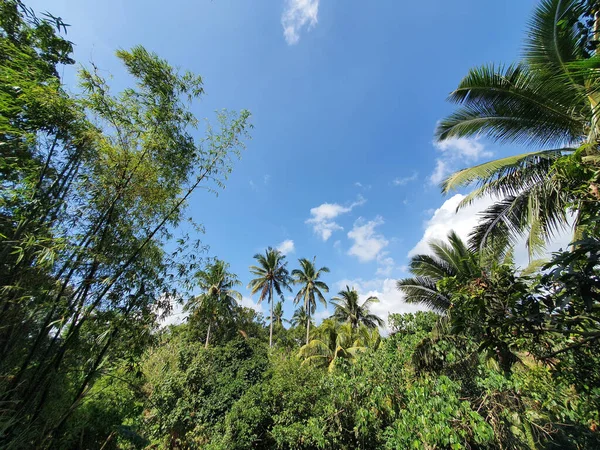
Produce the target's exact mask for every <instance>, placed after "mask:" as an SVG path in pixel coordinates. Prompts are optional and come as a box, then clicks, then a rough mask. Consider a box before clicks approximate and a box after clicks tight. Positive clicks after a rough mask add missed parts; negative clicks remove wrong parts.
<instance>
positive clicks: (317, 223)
mask: <svg viewBox="0 0 600 450" xmlns="http://www.w3.org/2000/svg"><path fill="white" fill-rule="evenodd" d="M365 202H366V200H365V199H364V198H363V197H361V196H359V197H358V199H357V200H356V201H355V202H354V203H352V204H351V205H349V206H343V205H340V204H338V203H323V204H322V205H319V206H317V207H315V208H311V210H310V215H311V216H312V217H311V218H310V219H307V220H306V223H308V224H310V225H312V227H313V231H314V232H315V233H316V234H318V235H319V236H321V239H323V241H326V240H327V239H329V238H330V237H331V235H332V234H333V232H334V231H337V230H343V227H341V226H340V225H338V224H337V223H336V222H335V221H334V219H335V218H336V217H338V216H339V215H341V214H346V213H348V212H350V211H352V209H353V208H355V207H357V206H360V205H364V204H365Z"/></svg>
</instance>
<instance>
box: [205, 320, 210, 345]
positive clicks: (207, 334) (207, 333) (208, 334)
mask: <svg viewBox="0 0 600 450" xmlns="http://www.w3.org/2000/svg"><path fill="white" fill-rule="evenodd" d="M211 324H212V322H210V321H209V322H208V330H206V342H205V343H204V348H208V340H209V339H210V326H211Z"/></svg>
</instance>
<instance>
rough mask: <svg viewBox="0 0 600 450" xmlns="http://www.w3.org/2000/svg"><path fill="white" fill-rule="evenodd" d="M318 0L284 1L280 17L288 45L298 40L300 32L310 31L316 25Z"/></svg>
mask: <svg viewBox="0 0 600 450" xmlns="http://www.w3.org/2000/svg"><path fill="white" fill-rule="evenodd" d="M318 14H319V0H286V5H285V10H284V11H283V14H282V15H281V25H282V26H283V35H284V37H285V40H286V42H287V43H288V44H289V45H294V44H296V43H298V41H299V40H300V30H301V29H302V28H306V29H307V30H310V29H311V28H312V27H314V26H315V25H316V24H317V21H318V20H317V19H318Z"/></svg>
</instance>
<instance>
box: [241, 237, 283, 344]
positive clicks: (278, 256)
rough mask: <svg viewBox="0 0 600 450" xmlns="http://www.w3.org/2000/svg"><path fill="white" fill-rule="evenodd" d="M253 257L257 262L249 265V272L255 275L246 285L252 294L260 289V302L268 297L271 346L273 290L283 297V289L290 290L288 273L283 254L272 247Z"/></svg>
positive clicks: (270, 342)
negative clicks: (255, 264) (254, 264)
mask: <svg viewBox="0 0 600 450" xmlns="http://www.w3.org/2000/svg"><path fill="white" fill-rule="evenodd" d="M254 259H256V261H257V262H258V265H257V266H250V272H251V273H252V274H253V275H255V276H256V278H255V279H253V280H252V281H250V284H249V285H248V287H249V288H250V289H251V292H252V294H256V293H257V292H259V291H260V294H259V297H258V301H259V302H262V301H263V300H264V299H265V298H268V300H269V304H270V306H271V326H270V327H269V347H272V346H273V291H275V293H276V294H277V295H278V296H279V298H281V301H283V300H284V298H283V290H284V289H287V290H289V291H291V290H292V289H291V288H290V283H291V278H290V274H289V272H288V270H287V268H286V266H287V262H285V256H284V255H283V254H282V253H281V252H280V251H279V250H275V249H274V248H272V247H269V248H267V250H266V251H265V254H264V255H262V254H260V253H258V254H256V255H254Z"/></svg>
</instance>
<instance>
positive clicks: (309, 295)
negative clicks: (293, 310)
mask: <svg viewBox="0 0 600 450" xmlns="http://www.w3.org/2000/svg"><path fill="white" fill-rule="evenodd" d="M315 260H316V257H314V258H313V260H312V261H309V260H308V259H306V258H301V259H299V260H298V261H299V262H300V267H301V269H294V270H292V276H293V278H294V283H295V284H300V285H301V286H302V287H301V288H300V290H299V291H298V293H297V294H296V297H295V298H294V303H295V304H298V303H299V302H302V304H303V306H304V311H305V312H306V315H307V316H308V320H307V321H306V343H307V344H308V340H309V335H310V317H311V315H313V314H314V313H315V310H316V309H317V302H316V300H317V299H318V300H319V301H320V302H321V303H322V304H323V305H324V306H327V300H325V297H324V296H323V293H324V292H325V293H327V292H329V286H327V285H326V284H325V283H324V282H323V281H321V280H320V279H319V278H321V274H323V273H329V269H328V268H327V267H321V268H320V269H318V270H317V269H316V267H315Z"/></svg>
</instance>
